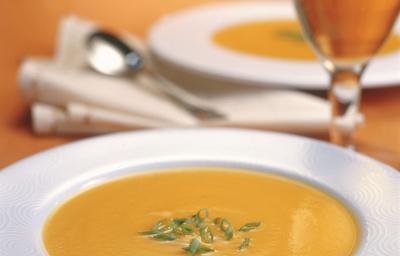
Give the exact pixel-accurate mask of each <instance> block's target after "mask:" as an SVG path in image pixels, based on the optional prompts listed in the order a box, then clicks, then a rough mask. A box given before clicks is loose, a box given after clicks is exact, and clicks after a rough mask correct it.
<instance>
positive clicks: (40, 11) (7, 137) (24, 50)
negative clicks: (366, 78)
mask: <svg viewBox="0 0 400 256" xmlns="http://www.w3.org/2000/svg"><path fill="white" fill-rule="evenodd" d="M207 2H215V1H212V0H113V1H107V0H96V1H94V0H59V1H54V0H35V1H30V0H21V1H7V0H0V106H1V108H0V168H3V167H5V166H7V165H9V164H11V163H12V162H14V161H16V160H19V159H21V158H24V157H27V156H29V155H31V154H33V153H36V152H39V151H41V150H45V149H48V148H51V147H53V146H56V145H60V144H64V143H66V142H70V141H74V140H77V139H79V137H71V136H69V137H66V136H64V137H63V136H38V135H35V134H34V133H33V132H32V130H31V127H30V120H29V106H27V105H26V104H25V103H24V102H23V99H22V97H21V94H20V92H19V90H18V87H17V78H16V77H17V69H18V66H19V63H20V61H21V59H23V58H24V56H51V54H52V51H53V49H54V43H55V37H56V32H57V25H58V22H59V19H60V17H62V16H63V15H68V14H76V15H80V16H83V17H86V18H89V19H92V20H95V21H97V22H100V23H101V24H103V25H105V26H109V27H115V28H118V29H121V30H126V31H129V32H132V33H135V34H137V35H139V36H143V37H144V36H145V35H146V31H147V29H148V28H149V26H150V25H151V24H152V23H153V22H154V21H155V20H156V19H158V18H159V17H160V16H161V15H163V14H166V13H168V12H172V11H175V10H179V9H182V8H185V7H188V6H194V5H198V4H203V3H207ZM225 2H226V1H225ZM399 69H400V67H399ZM399 72H400V70H399ZM361 110H362V112H363V113H364V114H365V118H366V122H365V124H364V125H362V126H361V127H360V128H359V129H358V131H357V134H356V143H357V144H360V145H363V146H362V147H361V148H360V150H361V151H362V152H364V153H366V154H369V155H371V156H372V157H374V158H376V159H381V160H382V161H385V162H386V163H388V164H390V165H392V166H394V167H395V168H398V169H399V168H400V86H399V87H392V88H385V89H368V90H364V92H363V99H362V104H361Z"/></svg>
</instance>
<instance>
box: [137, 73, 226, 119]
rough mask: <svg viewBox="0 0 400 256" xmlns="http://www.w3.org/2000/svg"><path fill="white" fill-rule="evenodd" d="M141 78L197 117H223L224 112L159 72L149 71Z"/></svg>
mask: <svg viewBox="0 0 400 256" xmlns="http://www.w3.org/2000/svg"><path fill="white" fill-rule="evenodd" d="M141 80H142V82H144V83H150V84H151V85H154V86H156V87H157V89H159V90H160V91H161V92H162V93H164V94H165V95H166V96H168V97H169V98H170V99H171V100H173V101H174V102H176V103H177V104H179V105H180V106H182V107H183V108H184V109H185V110H186V111H188V112H189V113H190V114H192V115H194V116H196V117H197V118H199V119H213V118H225V115H224V114H222V113H220V112H218V111H217V110H215V109H214V108H212V107H210V106H208V104H207V103H206V102H204V101H203V100H202V99H200V98H199V97H197V96H195V95H193V94H192V93H189V92H188V91H186V90H184V89H182V88H181V87H179V86H177V85H175V84H174V83H172V82H170V81H169V80H168V79H166V78H164V77H163V76H161V75H159V74H156V73H154V72H151V73H150V75H148V76H142V77H141Z"/></svg>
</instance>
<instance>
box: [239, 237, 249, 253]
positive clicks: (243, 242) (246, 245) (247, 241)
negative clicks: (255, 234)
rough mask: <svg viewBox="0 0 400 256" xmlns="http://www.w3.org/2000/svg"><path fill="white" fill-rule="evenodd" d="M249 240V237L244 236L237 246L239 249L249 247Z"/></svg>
mask: <svg viewBox="0 0 400 256" xmlns="http://www.w3.org/2000/svg"><path fill="white" fill-rule="evenodd" d="M250 242H251V238H249V237H246V238H245V239H243V241H242V243H241V244H240V246H239V251H244V250H246V248H247V247H249V245H250Z"/></svg>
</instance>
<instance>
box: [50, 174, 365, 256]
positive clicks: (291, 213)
mask: <svg viewBox="0 0 400 256" xmlns="http://www.w3.org/2000/svg"><path fill="white" fill-rule="evenodd" d="M204 208H207V209H208V213H209V218H210V219H211V218H212V217H223V218H226V219H229V222H230V223H231V225H232V227H233V237H232V239H231V240H229V241H226V240H225V239H224V235H223V234H222V233H221V232H222V231H220V230H218V228H215V227H214V226H213V225H214V224H212V223H211V221H210V224H209V225H210V227H211V229H212V230H213V234H214V241H213V242H212V243H210V244H207V246H208V247H209V248H213V249H214V250H215V251H214V252H211V253H208V254H206V255H213V256H214V255H215V256H217V255H218V256H222V255H224V256H229V255H255V256H257V255H260V256H261V255H262V256H267V255H288V256H303V255H304V256H306V255H307V256H313V255H315V256H321V255H324V256H348V255H351V254H352V252H353V251H354V250H355V247H356V246H357V238H358V227H357V223H356V221H355V218H354V216H353V215H352V214H351V213H350V212H349V211H348V210H347V209H346V208H345V207H344V206H343V205H342V204H341V203H340V202H339V201H337V200H336V199H334V198H333V197H331V196H330V195H328V194H326V193H324V192H322V191H320V190H318V189H316V188H313V187H311V186H309V185H306V184H304V183H301V182H297V181H294V180H291V179H287V178H284V177H280V176H276V175H270V174H264V173H261V172H251V171H243V170H234V169H225V168H188V169H185V170H183V169H174V170H167V171H154V172H145V173H141V174H135V175H132V176H128V177H125V178H121V179H118V180H114V181H111V182H108V183H105V184H103V185H99V186H97V187H94V188H92V189H90V190H87V191H85V192H82V193H80V194H78V195H77V196H75V197H73V198H71V199H70V200H68V201H66V202H65V203H64V204H62V205H61V206H60V207H59V208H58V209H57V210H56V211H55V212H54V213H53V214H52V215H51V216H50V217H49V219H48V220H47V222H46V225H45V227H44V231H43V239H44V244H45V247H46V249H47V251H48V253H49V255H50V256H67V255H68V256H88V255H90V256H103V255H104V256H110V255H119V256H135V255H136V256H140V255H154V256H156V255H163V256H168V255H171V256H172V255H188V252H186V251H185V250H183V249H182V248H183V247H187V246H188V245H189V244H190V241H191V240H192V239H193V238H196V237H197V236H198V235H197V234H196V232H197V231H196V232H195V233H193V234H191V235H187V236H182V237H178V238H177V239H176V240H174V241H159V240H156V239H153V238H152V237H149V236H146V235H143V234H142V233H140V232H142V231H147V230H151V229H152V228H153V226H154V223H157V222H158V221H159V220H161V219H165V218H167V219H168V218H177V217H189V218H190V217H191V216H192V215H193V213H195V212H197V211H198V210H199V209H204ZM249 222H259V223H260V226H259V227H258V228H257V229H256V230H251V231H248V232H239V231H238V229H239V228H240V227H241V226H242V225H243V224H245V223H249ZM245 238H249V240H250V241H251V243H250V244H249V246H247V247H246V248H245V249H244V250H242V251H240V250H239V249H238V248H239V247H240V245H241V243H243V241H244V239H245Z"/></svg>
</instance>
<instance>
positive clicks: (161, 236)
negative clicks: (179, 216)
mask: <svg viewBox="0 0 400 256" xmlns="http://www.w3.org/2000/svg"><path fill="white" fill-rule="evenodd" d="M153 238H154V239H156V240H158V241H174V240H176V236H175V235H174V234H171V233H169V234H158V235H155V236H153Z"/></svg>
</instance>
